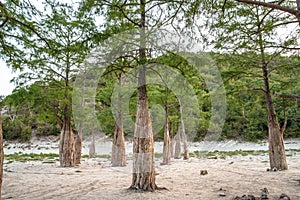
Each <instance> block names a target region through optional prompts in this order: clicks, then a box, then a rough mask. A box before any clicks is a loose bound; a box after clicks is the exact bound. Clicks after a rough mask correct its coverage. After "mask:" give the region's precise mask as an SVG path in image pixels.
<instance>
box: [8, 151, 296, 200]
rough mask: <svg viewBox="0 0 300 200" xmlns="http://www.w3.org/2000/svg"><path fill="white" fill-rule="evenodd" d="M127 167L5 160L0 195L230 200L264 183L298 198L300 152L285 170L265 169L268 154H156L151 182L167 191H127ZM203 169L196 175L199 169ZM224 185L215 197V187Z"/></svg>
mask: <svg viewBox="0 0 300 200" xmlns="http://www.w3.org/2000/svg"><path fill="white" fill-rule="evenodd" d="M127 162H128V164H127V166H126V167H123V168H121V167H111V166H110V161H109V159H103V158H102V159H101V158H96V159H83V161H82V164H81V165H80V166H78V167H75V168H61V167H59V163H58V162H55V163H42V162H40V161H30V162H25V163H22V162H13V163H8V162H7V161H5V163H6V164H5V165H4V168H5V172H4V181H3V199H34V200H35V199H99V200H102V199H104V200H105V199H126V200H131V199H143V200H146V199H155V200H156V199H177V200H181V199H201V200H202V199H210V200H218V199H232V198H233V197H235V196H237V195H238V196H242V195H243V194H246V195H248V194H252V195H255V196H258V197H259V196H260V189H262V188H265V187H266V188H267V189H268V190H269V192H270V194H269V197H270V199H278V198H279V196H280V194H281V193H286V194H287V195H289V196H290V197H291V199H292V200H299V199H300V185H299V182H298V181H297V179H300V155H299V153H298V154H294V155H293V156H289V157H288V163H289V170H287V171H278V172H267V171H266V169H267V168H268V166H269V164H268V157H267V155H260V156H250V155H248V156H233V157H226V159H221V158H219V159H207V158H200V159H199V158H191V159H190V160H188V161H184V160H173V161H172V164H171V165H159V163H160V162H161V159H156V165H157V167H156V172H157V173H158V175H157V176H156V182H157V185H158V186H163V187H166V188H168V189H169V190H168V191H156V192H146V193H141V192H132V191H128V190H127V188H128V187H129V186H130V183H131V173H130V171H131V167H132V165H131V162H132V161H131V160H130V159H128V161H127ZM202 169H205V170H207V171H208V174H207V175H204V176H203V175H200V170H202ZM220 188H222V189H224V190H226V196H225V197H220V196H219V195H218V190H219V189H220Z"/></svg>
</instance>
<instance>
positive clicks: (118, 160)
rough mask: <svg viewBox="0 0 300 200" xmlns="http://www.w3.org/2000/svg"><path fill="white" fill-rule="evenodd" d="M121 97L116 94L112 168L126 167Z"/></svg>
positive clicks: (119, 78)
mask: <svg viewBox="0 0 300 200" xmlns="http://www.w3.org/2000/svg"><path fill="white" fill-rule="evenodd" d="M118 84H119V86H121V84H122V77H121V73H120V74H119V75H118ZM121 102H122V97H121V94H120V92H118V111H117V122H116V127H115V131H114V139H113V144H112V158H111V163H112V166H120V167H123V166H126V152H125V138H124V131H123V114H122V107H121Z"/></svg>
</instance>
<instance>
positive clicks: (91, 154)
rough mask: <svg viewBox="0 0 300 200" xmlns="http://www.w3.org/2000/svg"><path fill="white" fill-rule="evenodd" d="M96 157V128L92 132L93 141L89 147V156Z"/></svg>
mask: <svg viewBox="0 0 300 200" xmlns="http://www.w3.org/2000/svg"><path fill="white" fill-rule="evenodd" d="M95 157H96V147H95V135H94V130H93V132H92V141H91V144H90V149H89V158H95Z"/></svg>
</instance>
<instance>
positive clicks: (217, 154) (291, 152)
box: [190, 149, 300, 159]
mask: <svg viewBox="0 0 300 200" xmlns="http://www.w3.org/2000/svg"><path fill="white" fill-rule="evenodd" d="M297 153H300V149H288V150H286V156H287V157H290V156H295V155H296V154H297ZM267 154H268V150H236V151H210V152H208V151H194V152H191V153H190V156H191V157H197V158H208V159H218V158H220V159H226V157H232V156H238V155H239V156H249V155H253V156H260V155H262V156H263V155H267Z"/></svg>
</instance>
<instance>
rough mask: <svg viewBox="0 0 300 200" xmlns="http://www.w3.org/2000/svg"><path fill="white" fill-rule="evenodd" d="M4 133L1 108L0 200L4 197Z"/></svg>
mask: <svg viewBox="0 0 300 200" xmlns="http://www.w3.org/2000/svg"><path fill="white" fill-rule="evenodd" d="M3 159H4V152H3V133H2V114H1V109H0V200H1V199H2V177H3Z"/></svg>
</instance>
